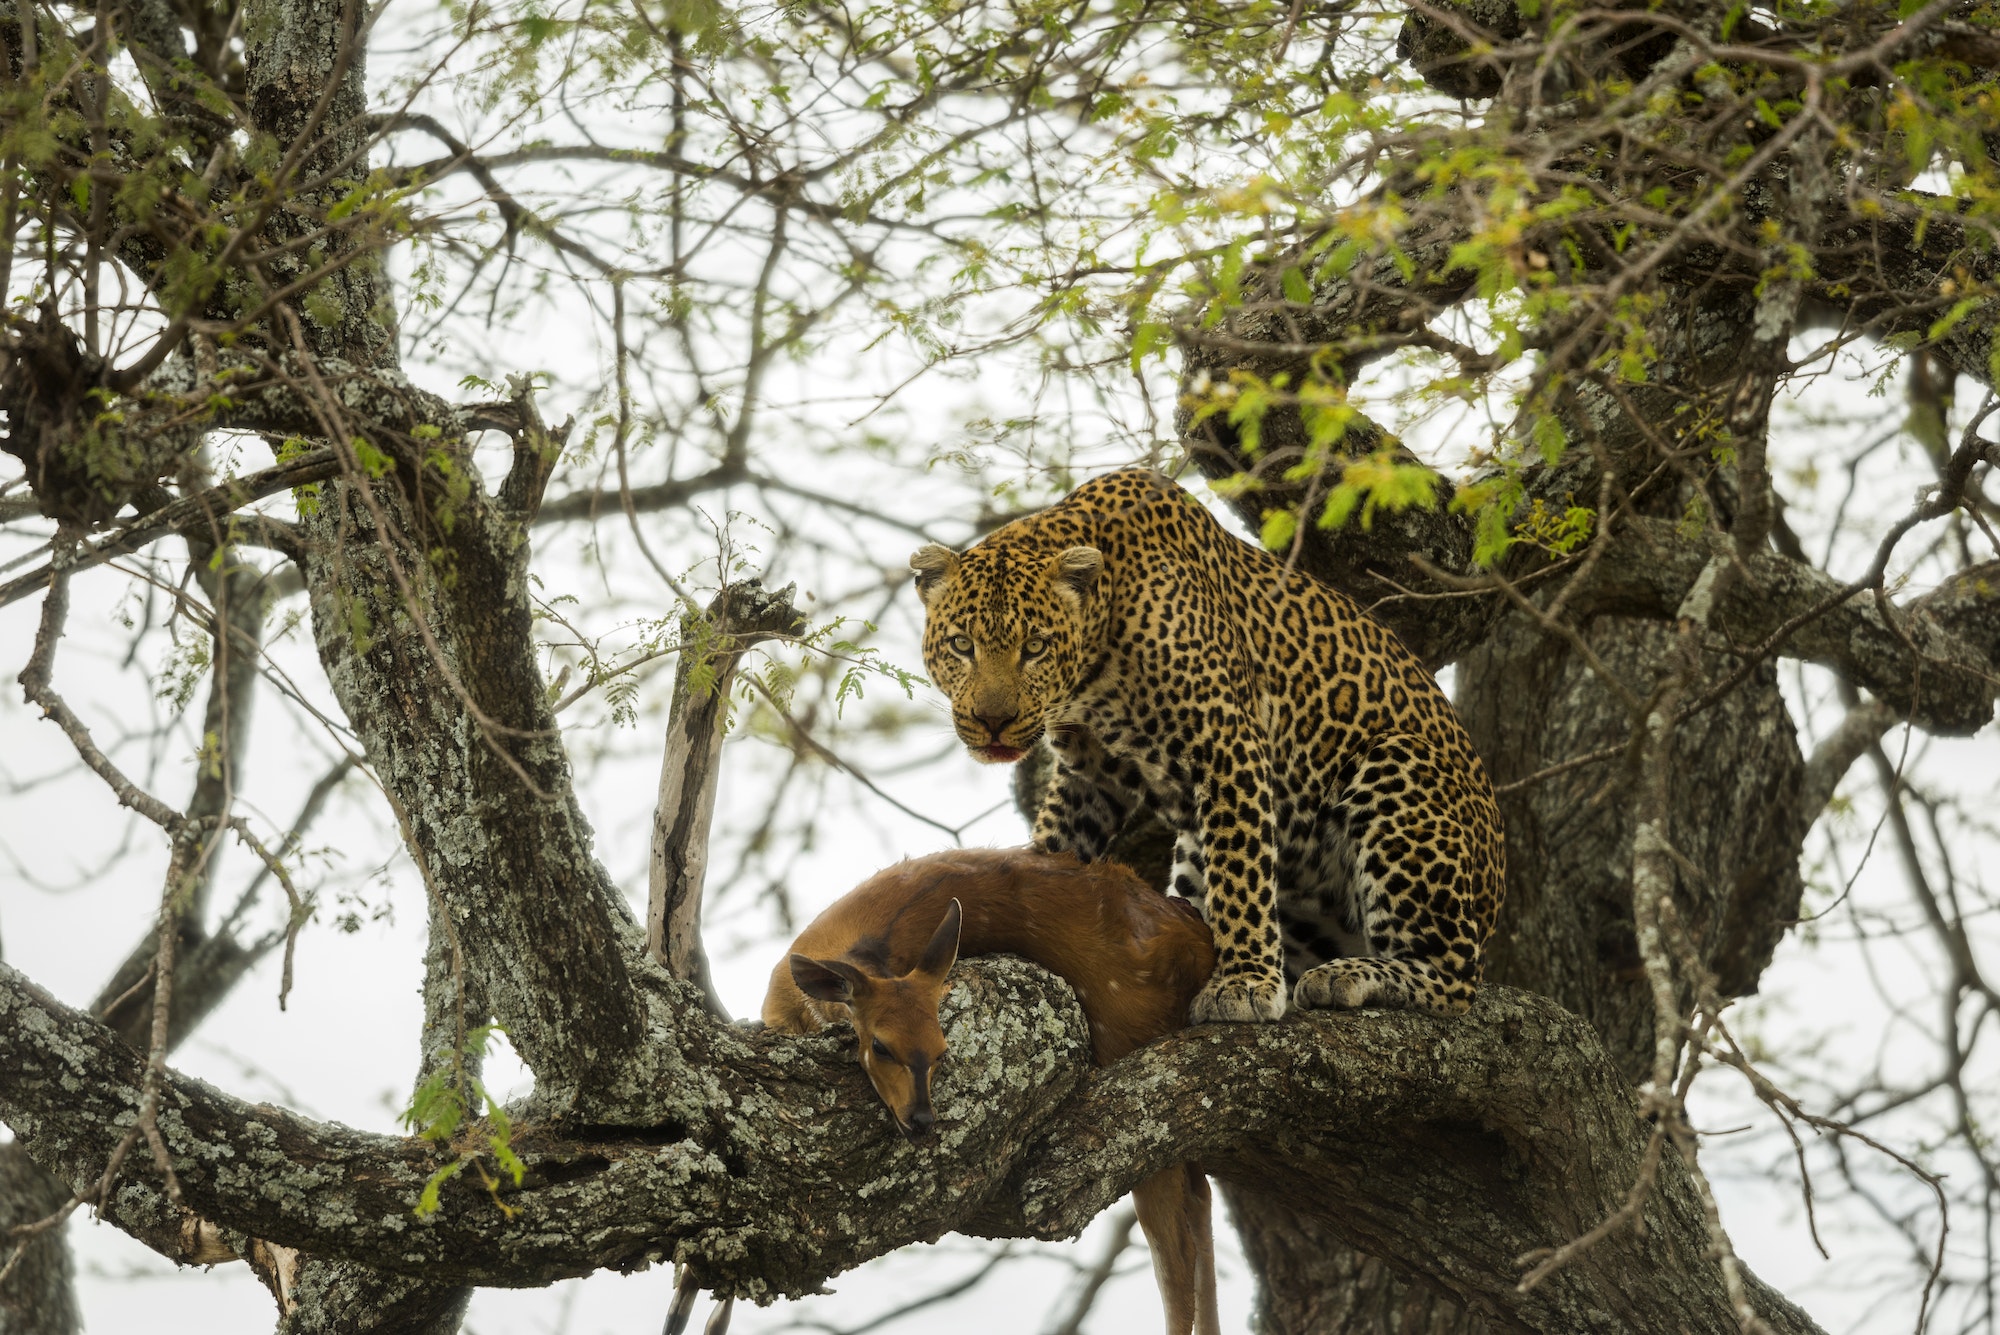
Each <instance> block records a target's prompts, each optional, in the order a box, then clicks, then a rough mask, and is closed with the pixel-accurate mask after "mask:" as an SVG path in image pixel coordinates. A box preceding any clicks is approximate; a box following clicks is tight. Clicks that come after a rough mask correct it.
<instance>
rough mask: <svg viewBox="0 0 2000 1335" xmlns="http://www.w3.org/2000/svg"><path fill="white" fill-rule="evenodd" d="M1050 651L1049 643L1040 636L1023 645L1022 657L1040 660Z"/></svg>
mask: <svg viewBox="0 0 2000 1335" xmlns="http://www.w3.org/2000/svg"><path fill="white" fill-rule="evenodd" d="M1048 651H1049V642H1048V641H1047V640H1045V639H1043V638H1042V637H1041V636H1039V635H1036V636H1034V637H1032V638H1030V639H1028V640H1025V641H1023V642H1022V644H1021V657H1023V658H1040V657H1041V656H1042V655H1043V654H1045V653H1047V652H1048Z"/></svg>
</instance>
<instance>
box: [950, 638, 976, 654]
mask: <svg viewBox="0 0 2000 1335" xmlns="http://www.w3.org/2000/svg"><path fill="white" fill-rule="evenodd" d="M947 643H949V644H950V645H951V651H952V652H953V653H955V654H963V655H965V656H966V657H967V658H970V657H972V637H971V636H970V635H954V636H952V637H951V639H950V640H949V641H947Z"/></svg>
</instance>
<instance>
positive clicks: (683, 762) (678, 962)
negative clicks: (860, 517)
mask: <svg viewBox="0 0 2000 1335" xmlns="http://www.w3.org/2000/svg"><path fill="white" fill-rule="evenodd" d="M796 587H797V586H796V585H791V584H787V585H786V586H785V587H784V588H782V589H779V590H778V591H777V592H775V593H770V592H766V591H765V589H764V586H763V583H762V582H761V581H759V580H754V579H753V580H748V581H746V582H744V583H742V584H731V585H728V586H726V587H725V588H723V589H722V591H721V592H720V593H718V594H716V596H715V601H714V602H712V603H710V604H709V605H708V609H707V610H706V611H705V612H703V613H701V614H700V615H696V614H694V613H689V614H688V615H686V616H684V617H683V618H682V619H681V654H680V666H679V668H678V669H677V670H676V671H675V673H674V700H673V707H672V712H671V713H670V715H669V716H668V720H667V746H666V754H665V755H664V756H663V757H662V759H661V762H660V799H659V803H658V805H657V806H656V807H655V808H654V810H653V858H652V866H651V875H650V878H649V880H650V888H649V893H648V895H647V901H646V950H647V952H648V953H649V954H651V955H652V957H653V958H654V959H656V960H658V961H659V962H660V963H661V964H663V965H665V966H666V968H667V971H668V972H669V973H671V974H673V975H674V976H675V977H676V978H685V979H687V980H688V981H689V982H691V983H694V984H695V985H696V986H698V987H700V988H701V991H702V995H703V996H704V997H706V998H707V1002H708V1008H709V1009H710V1010H711V1011H713V1012H714V1013H715V1014H716V1015H717V1016H719V1017H721V1018H722V1019H725V1020H726V1019H728V1018H729V1012H728V1011H727V1010H726V1009H725V1008H724V1007H723V1005H722V1000H721V998H720V997H718V996H717V995H716V992H715V985H714V983H712V982H711V981H710V979H709V975H708V955H707V953H706V952H704V951H703V950H702V946H701V888H702V880H703V877H704V876H705V875H706V873H707V870H708V834H709V824H710V821H711V820H712V819H713V818H714V815H715V784H716V778H717V770H718V768H719V765H720V762H721V758H722V736H723V732H724V731H725V728H726V726H727V724H728V719H729V686H730V682H731V680H732V679H733V678H734V676H735V675H736V668H737V666H738V664H740V663H741V662H742V659H743V655H744V654H745V653H747V652H748V651H749V649H750V647H751V646H752V645H754V644H756V643H757V642H758V641H760V640H767V639H771V638H773V637H775V636H781V635H797V634H800V633H801V632H803V631H804V630H805V625H806V619H805V615H804V614H803V613H802V612H800V611H799V610H798V609H797V608H795V607H793V606H792V595H793V593H794V591H795V589H796Z"/></svg>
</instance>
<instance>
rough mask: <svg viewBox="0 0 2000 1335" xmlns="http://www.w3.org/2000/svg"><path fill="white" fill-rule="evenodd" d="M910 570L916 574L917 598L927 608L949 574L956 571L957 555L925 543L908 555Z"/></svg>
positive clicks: (943, 548)
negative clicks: (921, 600)
mask: <svg viewBox="0 0 2000 1335" xmlns="http://www.w3.org/2000/svg"><path fill="white" fill-rule="evenodd" d="M910 569H912V570H914V571H916V572H917V597H919V598H921V599H923V601H924V606H926V607H928V606H930V602H931V598H932V597H933V596H934V595H935V594H936V593H937V591H938V590H939V589H941V588H943V587H944V582H945V580H946V579H948V578H949V577H950V576H951V572H952V571H954V570H956V569H958V553H956V552H954V551H952V549H951V548H949V547H940V546H938V545H937V544H936V543H934V542H930V543H925V544H924V545H923V546H921V547H919V548H917V550H916V551H914V552H912V553H910Z"/></svg>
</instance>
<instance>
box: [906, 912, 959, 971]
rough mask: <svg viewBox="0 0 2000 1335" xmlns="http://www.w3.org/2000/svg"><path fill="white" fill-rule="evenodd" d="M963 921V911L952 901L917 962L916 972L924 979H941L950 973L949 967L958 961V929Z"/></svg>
mask: <svg viewBox="0 0 2000 1335" xmlns="http://www.w3.org/2000/svg"><path fill="white" fill-rule="evenodd" d="M963 921H964V911H963V910H962V909H960V908H959V906H958V901H957V900H955V899H954V900H952V901H951V907H950V908H948V909H946V910H945V911H944V918H943V919H942V920H941V921H940V922H939V923H938V925H937V930H936V931H935V932H932V933H931V943H930V944H929V945H927V946H925V947H924V955H923V958H922V959H920V960H918V961H917V968H916V972H918V973H920V974H922V975H924V976H925V977H926V978H939V979H941V978H943V977H944V976H945V975H946V974H948V973H950V972H951V966H952V965H953V964H954V963H956V962H957V960H958V929H959V924H960V923H962V922H963Z"/></svg>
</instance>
